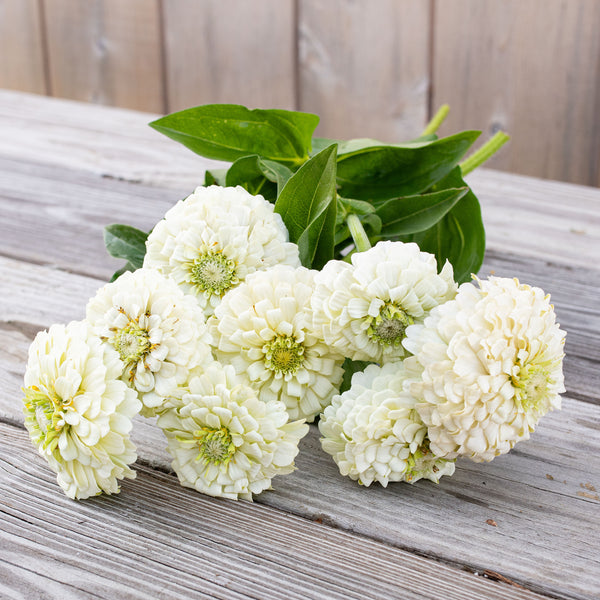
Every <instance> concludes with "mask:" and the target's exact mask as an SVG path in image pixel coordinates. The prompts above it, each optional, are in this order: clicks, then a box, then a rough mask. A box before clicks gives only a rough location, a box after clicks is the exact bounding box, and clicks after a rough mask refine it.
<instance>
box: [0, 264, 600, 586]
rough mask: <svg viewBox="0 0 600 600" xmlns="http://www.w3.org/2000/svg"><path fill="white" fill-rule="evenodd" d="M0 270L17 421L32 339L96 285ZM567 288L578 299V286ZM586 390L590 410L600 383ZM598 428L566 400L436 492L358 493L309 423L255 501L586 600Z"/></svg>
mask: <svg viewBox="0 0 600 600" xmlns="http://www.w3.org/2000/svg"><path fill="white" fill-rule="evenodd" d="M0 273H1V274H2V281H3V285H4V289H5V292H4V294H3V295H2V297H0V314H1V315H2V316H3V323H2V324H1V325H0V390H2V391H1V392H0V419H2V420H4V421H7V422H10V423H13V424H17V423H20V422H21V420H22V417H21V412H20V411H21V404H20V401H19V398H20V397H21V394H20V392H19V387H20V386H21V385H22V377H23V371H24V367H25V363H26V357H27V348H28V345H29V343H30V342H31V340H32V339H33V336H34V335H35V332H36V331H37V330H38V329H40V328H44V327H47V326H48V325H50V324H51V323H53V322H67V321H69V320H71V319H77V318H81V317H82V316H83V314H84V306H85V303H86V301H87V299H88V298H89V297H90V296H91V295H93V294H94V293H95V290H96V288H97V287H98V285H99V284H100V282H98V281H97V280H95V279H92V278H88V277H82V276H79V275H74V274H69V273H64V272H62V271H52V270H50V269H48V268H47V267H40V266H35V265H28V264H26V263H21V262H18V261H11V260H8V259H0ZM49 288H50V289H51V290H55V291H52V292H49V291H48V290H49ZM571 289H572V293H573V297H580V296H582V300H581V301H582V302H584V301H585V296H586V294H585V293H584V294H582V293H581V288H578V287H577V286H573V287H572V288H571ZM588 291H589V292H591V291H592V290H591V288H590V289H589V290H588ZM597 321H598V319H597ZM569 335H570V333H569ZM594 337H595V338H596V339H598V337H600V336H599V335H598V334H597V333H596V334H595V336H594V335H592V338H594ZM588 375H590V374H589V373H588V374H586V377H587V376H588ZM584 379H585V378H584ZM575 383H576V382H575ZM590 388H592V389H590V393H592V394H593V396H592V398H591V399H592V400H593V401H596V402H597V401H598V399H599V398H598V389H599V386H598V385H597V384H596V385H595V386H592V385H590ZM599 427H600V408H599V407H598V406H597V405H594V404H590V403H586V402H579V401H576V400H572V399H571V398H565V399H564V408H563V410H562V411H559V412H556V413H552V414H551V415H548V416H546V417H545V418H544V419H543V420H542V422H541V423H540V424H539V426H538V429H537V430H536V432H535V433H534V434H533V435H532V439H531V440H529V441H527V442H523V443H521V444H519V446H517V448H516V449H515V450H513V452H511V453H510V454H508V455H507V456H503V457H500V458H498V459H496V460H495V461H494V462H492V463H491V464H484V465H477V464H474V463H470V462H469V461H462V462H459V464H458V466H457V471H456V474H455V475H454V476H453V477H451V478H446V479H442V481H441V483H440V484H439V485H438V486H435V485H433V484H430V483H429V482H421V483H419V484H417V485H414V486H409V485H406V484H398V485H391V486H389V487H388V488H386V489H384V488H381V487H378V486H373V487H372V488H369V490H365V488H361V487H360V486H358V485H356V483H354V482H351V481H350V480H349V479H345V478H342V477H341V476H340V475H339V473H338V472H337V468H336V466H335V464H334V463H333V462H332V461H331V459H330V457H328V456H327V455H325V454H324V453H323V452H322V451H321V450H320V447H319V443H318V432H317V429H316V427H314V426H313V427H312V428H311V433H310V434H309V436H308V438H307V439H306V440H304V441H303V443H302V448H301V452H300V456H299V458H298V460H297V466H298V470H297V471H296V472H295V473H294V474H292V475H290V476H286V477H281V478H277V479H276V480H275V481H274V489H275V491H273V492H266V493H264V494H262V495H261V496H259V497H258V498H257V502H259V503H262V504H267V505H269V506H273V507H276V508H279V509H281V510H284V511H288V512H292V513H295V514H298V515H300V516H303V517H307V518H310V519H315V520H321V521H323V522H325V523H330V524H332V525H334V526H335V527H339V528H341V529H344V530H347V531H353V532H357V533H359V534H360V535H364V536H367V537H370V538H373V539H376V540H380V541H383V542H385V543H387V544H390V545H392V546H397V547H400V548H403V549H407V550H409V551H411V552H417V553H418V554H421V555H426V556H432V557H435V558H436V559H439V560H442V561H444V562H451V563H454V564H464V565H466V566H467V567H468V568H469V569H471V570H473V571H477V572H484V571H486V570H488V571H495V572H499V573H501V574H502V575H503V576H505V577H507V578H509V579H511V580H515V581H517V582H519V583H521V584H524V585H526V586H527V587H528V588H531V589H534V590H537V591H542V592H545V593H552V594H559V595H561V596H565V597H569V598H593V595H594V590H595V589H596V590H597V589H598V585H600V580H599V579H598V573H600V570H599V567H600V564H599V563H600V540H599V539H598V538H597V536H593V535H591V534H590V532H592V531H594V528H595V527H600V522H599V517H600V512H599V511H598V503H599V502H600V500H599V499H598V493H597V490H600V438H598V435H597V431H598V428H599ZM134 440H135V443H136V444H137V446H138V450H139V455H140V458H141V460H142V461H143V462H148V463H149V464H151V465H153V466H157V467H159V468H161V469H165V470H166V469H168V465H169V457H168V456H167V454H166V453H165V451H164V445H165V444H164V440H163V438H162V435H161V433H160V432H159V431H158V430H157V429H155V428H154V427H153V426H152V424H151V423H150V422H149V421H143V420H142V419H141V418H138V419H137V420H136V425H135V428H134ZM584 457H585V458H584ZM365 494H368V496H366V495H365ZM489 519H491V520H493V521H495V522H496V523H497V527H493V526H490V525H489V524H487V521H488V520H489ZM581 523H586V524H587V526H586V528H581V526H580V525H581ZM582 548H585V550H584V551H583V550H582Z"/></svg>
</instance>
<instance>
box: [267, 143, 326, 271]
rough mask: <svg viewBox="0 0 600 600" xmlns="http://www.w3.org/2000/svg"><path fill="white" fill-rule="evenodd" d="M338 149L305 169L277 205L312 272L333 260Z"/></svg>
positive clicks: (285, 189) (291, 238)
mask: <svg viewBox="0 0 600 600" xmlns="http://www.w3.org/2000/svg"><path fill="white" fill-rule="evenodd" d="M336 149H337V146H336V145H335V144H333V145H331V146H329V147H328V148H325V150H322V151H321V152H319V154H317V155H316V156H313V157H312V158H311V159H310V160H308V161H307V162H306V163H305V164H304V165H302V167H300V169H298V171H297V172H296V173H294V175H293V176H292V177H291V178H290V179H289V180H288V182H287V183H286V184H285V187H284V188H283V190H282V191H281V194H279V197H278V198H277V202H276V203H275V212H278V213H279V214H280V215H281V218H282V219H283V222H284V223H285V225H286V227H287V229H288V232H289V235H290V241H292V242H295V243H296V244H298V248H299V252H300V260H301V262H302V264H303V265H304V266H305V267H309V268H311V267H312V268H316V269H318V268H320V267H322V266H323V265H324V264H325V263H326V262H327V261H328V260H330V259H331V258H333V247H334V234H335V215H336V211H337V204H336V194H335V159H336Z"/></svg>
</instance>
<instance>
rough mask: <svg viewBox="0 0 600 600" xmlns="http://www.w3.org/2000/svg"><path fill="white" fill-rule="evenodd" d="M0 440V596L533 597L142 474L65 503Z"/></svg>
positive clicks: (36, 468) (39, 468) (33, 464)
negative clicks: (115, 492) (114, 492)
mask: <svg viewBox="0 0 600 600" xmlns="http://www.w3.org/2000/svg"><path fill="white" fill-rule="evenodd" d="M0 440H1V441H0V446H1V448H2V452H1V453H0V491H1V493H0V512H2V513H3V519H2V521H1V524H0V541H1V542H2V543H1V544H0V574H2V575H4V577H2V584H0V591H1V590H2V587H4V589H5V590H7V591H8V592H9V594H10V591H11V590H12V591H13V592H14V591H18V592H20V593H21V594H22V595H23V596H26V597H29V598H31V597H33V593H35V592H36V591H38V590H40V589H41V590H43V592H44V598H60V599H61V600H62V599H63V598H70V597H86V598H87V597H101V598H105V597H113V598H114V597H118V598H127V599H129V598H150V597H152V598H156V597H160V598H165V599H167V598H182V597H185V598H206V597H210V598H223V599H227V600H229V599H232V600H234V599H237V598H270V599H271V598H272V599H273V600H277V599H280V600H285V599H290V600H292V599H304V598H323V599H328V600H329V599H331V600H333V599H337V598H339V599H345V598H348V599H350V598H356V599H359V598H360V599H362V598H364V597H365V594H368V597H369V598H372V599H374V600H375V599H379V598H381V599H384V598H386V599H387V598H390V597H396V598H398V597H402V598H407V599H408V600H411V599H422V598H445V599H448V600H453V599H454V600H459V599H462V598H464V597H465V594H467V595H468V597H469V598H473V599H475V600H477V599H479V600H483V599H485V598H491V599H497V600H500V599H506V600H508V599H510V598H514V599H518V600H527V599H531V600H535V599H539V598H541V597H540V596H538V595H537V594H534V593H532V592H528V591H526V590H520V589H518V588H516V587H511V586H508V585H501V584H498V583H495V582H492V581H489V580H486V579H483V578H481V577H476V576H475V575H472V574H470V573H466V572H464V571H460V570H458V569H455V568H452V567H449V566H446V565H443V564H439V563H436V562H433V561H430V560H427V559H425V558H420V557H417V556H414V555H411V554H410V553H408V552H404V551H402V550H399V549H396V548H392V547H389V546H387V545H385V544H382V543H379V542H376V541H373V540H369V539H365V538H362V537H359V536H355V535H352V534H349V533H345V532H343V531H339V530H335V529H333V528H331V527H329V526H327V525H324V524H317V523H311V522H309V521H307V520H304V519H300V518H297V517H294V516H291V515H287V514H284V513H281V512H280V511H278V510H273V509H271V508H268V507H265V506H259V505H253V504H251V503H248V502H238V503H235V502H232V501H223V500H217V499H213V498H209V497H206V496H201V495H199V494H197V493H196V492H194V491H191V490H188V489H185V488H182V487H180V486H179V484H178V482H177V479H176V478H175V477H174V476H172V475H168V474H163V473H159V472H156V471H153V470H151V469H149V468H146V467H143V466H138V467H137V471H138V477H137V479H136V480H135V481H127V482H125V483H123V485H122V488H123V489H122V493H121V494H120V495H119V496H113V497H107V496H104V497H98V498H92V499H89V500H86V501H83V502H74V501H71V500H68V499H67V498H66V497H64V496H63V495H62V494H61V493H60V492H59V491H58V490H57V489H56V484H55V482H54V476H53V474H52V473H51V472H50V471H49V469H48V468H47V467H46V466H45V465H44V464H43V462H42V461H41V460H40V458H39V457H38V456H36V453H35V451H34V450H33V448H32V447H30V444H29V440H28V439H27V434H26V432H24V431H22V430H18V429H16V428H14V427H10V426H7V425H0ZM23 572H25V576H23V575H22V574H23ZM32 572H35V573H36V574H37V576H35V577H34V576H32V575H33V573H32ZM28 575H29V576H28ZM32 592H33V593H32ZM9 594H7V596H5V597H9V598H10V597H11V595H9ZM78 594H81V595H78ZM15 596H16V594H15V595H14V596H12V597H15Z"/></svg>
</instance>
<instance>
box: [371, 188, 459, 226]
mask: <svg viewBox="0 0 600 600" xmlns="http://www.w3.org/2000/svg"><path fill="white" fill-rule="evenodd" d="M468 191H469V188H468V187H463V188H458V189H455V188H449V189H447V190H442V191H440V192H433V193H431V194H423V195H417V196H405V197H404V198H393V199H392V200H388V201H387V202H385V203H384V204H382V205H381V206H379V207H378V208H377V216H379V218H380V219H381V221H382V223H383V226H382V228H381V233H382V235H384V236H397V235H407V234H409V233H417V232H419V231H425V230H426V229H429V228H430V227H433V226H434V225H435V224H436V223H437V222H438V221H439V220H440V219H441V218H442V217H444V215H446V213H447V212H448V211H449V210H450V209H452V207H453V206H454V205H455V204H456V203H457V202H458V201H459V200H460V199H461V198H462V197H463V196H464V195H465V194H466V193H467V192H468Z"/></svg>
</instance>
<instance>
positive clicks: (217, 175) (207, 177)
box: [204, 169, 227, 187]
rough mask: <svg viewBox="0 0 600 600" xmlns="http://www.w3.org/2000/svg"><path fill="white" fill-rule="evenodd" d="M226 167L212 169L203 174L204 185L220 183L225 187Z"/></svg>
mask: <svg viewBox="0 0 600 600" xmlns="http://www.w3.org/2000/svg"><path fill="white" fill-rule="evenodd" d="M226 176H227V169H212V170H211V171H206V173H205V174H204V185H207V186H208V185H220V186H221V187H225V177H226Z"/></svg>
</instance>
